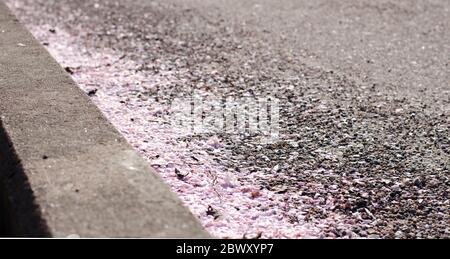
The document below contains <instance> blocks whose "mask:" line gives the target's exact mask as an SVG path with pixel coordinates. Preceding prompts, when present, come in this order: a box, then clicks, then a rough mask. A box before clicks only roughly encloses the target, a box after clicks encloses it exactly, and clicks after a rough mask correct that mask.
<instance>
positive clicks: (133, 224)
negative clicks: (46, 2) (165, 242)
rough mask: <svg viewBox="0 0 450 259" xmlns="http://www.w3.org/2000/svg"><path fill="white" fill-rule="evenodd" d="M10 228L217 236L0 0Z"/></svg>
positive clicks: (5, 227) (15, 231)
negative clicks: (209, 232) (207, 228)
mask: <svg viewBox="0 0 450 259" xmlns="http://www.w3.org/2000/svg"><path fill="white" fill-rule="evenodd" d="M0 116H1V117H0V210H1V211H0V235H7V236H51V237H67V236H69V235H72V234H75V235H79V236H81V237H180V238H182V237H184V238H198V237H209V235H208V234H207V233H206V232H205V231H204V229H203V228H202V227H201V225H200V223H199V222H198V221H197V219H196V218H195V217H194V216H193V215H192V214H191V213H190V212H189V210H188V209H187V208H185V207H184V206H183V205H182V203H181V201H180V200H179V199H178V198H177V197H176V195H175V194H174V193H172V192H171V191H170V189H169V187H168V186H166V184H165V183H164V182H163V181H162V179H160V177H158V176H157V175H156V173H155V172H154V171H152V170H151V169H150V168H149V167H148V165H147V163H146V162H145V161H144V160H143V159H142V158H140V156H138V155H137V154H136V153H135V152H134V151H133V150H132V147H131V146H130V145H129V144H128V143H127V142H126V141H125V140H124V138H123V137H122V136H121V135H120V134H119V133H118V132H117V130H116V129H115V128H114V127H113V126H112V125H111V124H110V123H109V122H108V120H107V119H106V118H105V117H104V116H103V114H102V113H101V112H100V111H99V110H98V109H97V107H96V106H95V105H94V104H93V103H92V102H91V101H90V100H89V98H88V97H87V96H86V94H85V93H84V92H82V91H81V90H80V89H79V88H78V87H77V86H76V84H75V83H74V82H73V80H72V79H71V78H70V77H69V76H68V75H67V73H66V72H65V71H64V70H63V69H62V68H61V67H60V66H59V64H58V63H57V62H56V61H55V60H54V59H53V58H52V57H51V56H50V55H49V54H48V53H47V51H46V50H45V49H44V48H43V47H42V46H41V45H40V44H39V43H38V42H37V41H36V40H35V39H34V38H33V36H32V35H31V34H30V33H29V32H28V31H27V30H26V29H25V28H24V27H23V26H22V25H21V24H20V23H19V21H18V20H17V19H16V18H15V16H13V15H12V14H11V12H10V11H9V10H8V8H7V7H6V6H5V5H4V4H3V3H2V2H1V1H0Z"/></svg>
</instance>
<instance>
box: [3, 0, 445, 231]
mask: <svg viewBox="0 0 450 259" xmlns="http://www.w3.org/2000/svg"><path fill="white" fill-rule="evenodd" d="M6 2H7V3H8V4H9V6H10V7H11V8H12V9H13V10H14V12H15V13H16V14H17V15H18V16H19V17H20V19H21V20H22V21H23V22H24V23H25V24H26V25H27V26H28V28H29V29H30V30H31V32H32V33H33V34H34V35H35V36H36V37H37V38H38V39H39V40H40V41H41V42H42V43H43V44H44V46H46V48H47V49H48V50H49V51H50V52H51V54H52V55H53V56H54V57H55V58H56V59H57V60H58V61H59V62H60V63H61V64H62V66H63V67H65V68H66V71H67V72H68V73H70V74H71V75H72V77H73V78H74V79H75V81H76V82H77V83H78V84H79V85H80V87H81V88H82V89H83V90H85V91H86V93H87V94H88V95H89V96H90V97H91V98H92V100H93V101H94V102H95V103H96V104H97V105H98V107H99V108H100V109H101V110H102V111H103V112H104V114H105V115H106V116H107V117H108V118H109V119H110V120H111V122H112V123H113V124H114V125H115V126H116V127H117V128H118V129H119V130H120V132H122V134H123V135H124V136H125V137H126V138H127V140H128V141H129V142H130V143H131V144H132V145H133V146H134V147H135V148H136V150H138V151H139V152H140V153H141V154H142V156H143V157H145V158H146V159H147V160H148V162H149V164H150V165H151V166H152V167H153V168H154V169H155V170H156V171H157V172H159V173H160V174H161V176H162V177H163V178H164V179H165V180H166V182H167V183H168V184H169V185H170V186H171V188H172V189H173V190H174V191H175V192H176V193H177V194H178V195H179V197H180V198H181V199H182V200H183V202H184V203H185V204H186V205H187V206H188V207H189V208H190V209H191V211H192V212H193V213H194V214H195V215H196V216H197V217H198V218H199V219H200V220H201V222H202V223H203V225H204V226H205V227H206V228H207V230H208V231H209V232H210V233H211V234H213V235H215V236H217V237H222V238H450V213H449V212H450V201H449V192H450V179H449V173H450V159H449V158H450V135H449V132H450V116H449V113H450V112H449V107H450V104H449V103H450V94H449V92H450V89H449V87H448V69H445V68H442V67H439V68H435V70H434V72H433V73H434V74H432V75H433V76H434V75H437V76H436V77H437V79H436V80H435V82H436V83H435V84H434V85H429V86H427V87H425V90H424V89H423V85H422V86H417V85H416V86H413V85H412V84H411V88H408V87H405V83H406V82H409V81H408V80H409V79H408V78H406V79H402V78H403V77H401V76H398V75H397V74H396V76H393V77H392V78H395V80H393V81H392V80H391V79H390V77H391V76H392V75H389V76H386V77H383V76H382V75H384V74H392V73H397V72H398V70H399V69H396V68H397V67H395V65H396V64H397V63H395V62H393V63H392V64H389V65H392V66H393V67H394V69H393V70H392V71H386V69H385V67H384V66H383V64H385V65H386V64H388V62H386V61H383V62H384V63H383V62H382V61H379V60H378V59H377V57H378V56H370V55H372V54H367V56H368V58H362V59H361V60H363V61H352V62H353V63H352V64H353V65H355V64H356V65H355V66H357V62H362V63H363V64H361V66H359V68H357V69H350V68H346V66H345V64H347V62H348V60H346V59H343V58H342V60H341V57H340V56H342V55H340V56H339V57H336V58H335V59H334V61H330V57H334V55H337V54H336V53H338V51H336V50H334V49H333V48H331V50H332V51H334V52H332V53H328V52H327V51H330V50H327V51H321V50H322V46H321V45H320V44H325V42H324V43H317V45H318V46H317V49H315V47H314V46H313V45H315V44H309V43H315V40H314V39H313V38H308V39H309V41H307V42H309V43H305V44H304V46H302V47H301V48H292V47H291V46H292V45H294V44H293V43H292V42H291V41H290V40H292V39H293V38H295V37H294V36H286V35H283V31H282V30H280V31H281V32H280V35H279V34H278V33H277V32H274V30H270V28H271V26H274V25H273V24H272V23H274V22H273V21H272V20H270V19H269V18H273V15H276V14H277V13H278V11H279V9H276V10H278V11H274V12H273V13H274V14H270V15H267V16H264V17H263V16H261V15H260V14H259V15H258V13H257V12H258V10H259V9H263V10H264V9H266V8H267V9H270V8H271V7H273V6H272V4H273V2H270V1H262V2H261V4H260V5H259V7H258V6H256V5H250V4H248V6H246V5H245V4H242V5H243V6H239V8H231V10H229V9H227V8H225V7H222V5H220V4H217V5H216V3H217V2H220V1H208V2H207V3H205V4H204V5H194V4H191V3H197V2H196V1H187V2H185V3H181V2H180V1H73V0H72V1H66V0H62V1H43V0H35V1H31V0H7V1H6ZM284 2H286V3H291V1H284ZM362 2H363V4H349V3H347V1H343V4H342V5H344V6H345V5H349V6H350V7H352V8H359V9H361V8H362V7H370V8H368V9H367V10H366V9H364V10H366V11H367V12H371V10H374V9H373V8H375V10H378V11H380V10H381V11H380V12H384V11H385V9H383V8H387V9H388V10H391V9H392V10H396V8H403V9H398V10H400V11H401V10H403V11H404V12H400V13H402V15H405V16H408V15H409V16H411V15H414V12H412V11H411V10H409V9H407V8H406V7H404V6H401V5H400V6H398V5H395V4H393V2H392V1H375V3H374V4H373V5H369V4H367V6H366V5H364V3H365V1H362ZM381 2H383V3H384V4H382V3H381ZM400 2H403V1H400ZM437 2H439V1H437ZM246 3H252V1H248V2H246ZM387 3H391V5H389V4H388V5H387V6H386V5H385V4H387ZM361 5H362V6H361ZM211 6H212V7H211ZM287 7H289V5H286V6H284V8H286V9H289V8H287ZM414 7H415V5H413V7H410V8H414ZM445 7H446V8H449V5H448V2H447V3H446V4H445ZM252 8H254V9H252ZM323 8H331V9H332V8H333V5H332V4H325V7H323ZM352 8H349V10H353V9H352ZM405 8H406V9H405ZM430 8H431V7H430ZM235 9H236V10H235ZM281 9H283V8H280V10H281ZM319 9H320V8H318V7H317V9H312V8H311V9H309V10H310V11H309V12H315V10H319ZM359 9H358V10H359ZM205 10H207V11H211V12H206V11H205ZM283 10H284V9H283ZM293 10H294V11H295V12H298V14H299V16H298V17H300V16H301V15H300V14H304V13H303V12H304V11H299V10H298V9H293ZM311 10H312V11H311ZM398 10H397V11H398ZM405 10H409V11H410V12H406V11H405ZM412 10H414V9H412ZM366 11H365V12H366ZM255 12H256V13H257V14H256V15H255V14H254V13H255ZM280 12H281V11H280ZM283 12H285V11H283ZM305 12H306V13H308V11H305ZM230 13H233V14H230ZM255 17H256V18H255ZM283 17H284V19H285V20H286V21H290V20H293V18H291V17H289V16H283ZM385 18H386V17H385ZM264 19H268V20H270V21H266V20H264ZM311 19H319V18H311ZM322 19H324V18H322ZM386 19H388V18H386ZM417 19H418V18H417ZM261 20H262V21H261ZM278 20H280V19H278ZM281 20H282V21H283V19H281ZM347 22H349V23H350V24H352V25H354V24H355V23H352V22H351V21H347ZM269 25H270V26H269ZM289 25H290V24H287V25H286V26H284V25H283V26H282V28H285V27H286V28H290V29H292V28H291V27H290V26H289ZM441 25H442V26H443V27H444V29H445V28H446V29H447V31H448V30H449V29H450V28H449V27H448V23H444V24H441ZM327 26H334V25H327ZM402 26H403V25H402ZM299 28H300V29H301V27H299ZM394 28H396V27H394ZM399 28H400V29H402V28H403V27H401V26H400V27H399ZM436 30H437V32H436V34H433V32H430V34H433V35H431V36H430V35H429V37H430V38H433V37H438V36H436V35H442V34H439V30H438V29H436ZM444 31H445V30H444ZM299 34H300V33H299ZM305 37H306V36H305ZM318 37H319V38H320V37H322V36H318ZM324 37H325V36H324ZM326 37H328V36H326ZM441 37H446V36H445V35H444V36H441ZM444 40H445V38H444ZM329 42H330V41H326V43H327V44H328V43H329ZM338 43H341V45H343V44H344V43H345V41H342V42H337V44H338ZM447 43H448V42H447ZM411 44H413V43H411ZM386 45H387V44H386ZM352 46H354V48H357V47H358V43H354V44H353V43H352ZM383 46H384V45H383ZM445 46H447V47H448V44H447V45H444V47H442V46H441V47H440V49H439V48H438V50H439V51H440V52H441V53H442V54H443V55H442V56H444V57H449V56H450V55H449V54H450V53H449V48H445ZM362 48H363V49H367V48H368V47H367V46H363V47H362ZM343 51H347V50H346V49H345V48H344V47H343ZM369 52H370V49H369ZM341 54H342V53H341ZM363 54H364V55H365V53H363ZM363 54H360V55H363ZM379 55H381V56H383V58H385V56H386V55H385V54H379ZM398 55H400V54H398ZM436 59H439V57H436ZM333 62H335V63H333ZM447 62H448V59H447ZM400 63H401V62H398V64H400ZM333 64H334V65H333ZM380 64H381V65H380ZM402 64H403V63H402ZM447 65H448V63H447ZM399 66H400V65H399ZM337 67H344V68H342V69H339V68H337ZM381 69H384V71H385V72H383V73H384V74H383V73H382V72H380V71H381ZM411 69H412V70H413V68H411ZM439 69H441V70H439ZM442 69H444V71H445V70H447V71H446V72H442ZM366 70H367V71H371V73H370V74H366V72H367V71H366ZM420 71H425V70H420ZM420 71H419V72H417V73H421V72H420ZM427 71H428V70H427ZM409 72H410V70H408V71H405V74H408V73H409ZM367 73H368V72H367ZM417 73H413V74H417ZM430 73H431V72H430ZM442 74H443V75H444V76H443V77H442ZM430 75H431V74H430ZM408 77H409V78H413V77H414V75H411V76H408ZM430 77H432V76H430ZM424 78H425V79H424ZM446 79H447V81H446ZM383 80H384V81H383ZM389 80H391V81H389ZM421 80H422V81H421ZM413 81H417V82H421V83H424V84H425V83H428V81H427V79H426V77H423V76H418V79H417V80H413ZM439 82H444V83H443V84H440V83H439ZM445 82H446V83H447V85H445ZM192 95H195V96H194V97H197V96H198V97H201V96H203V95H213V96H215V97H216V98H215V99H214V100H213V102H216V103H218V102H220V100H222V99H223V98H226V97H230V96H234V97H245V96H249V95H250V96H267V95H271V96H274V97H276V98H278V99H279V100H280V114H279V119H280V129H281V130H280V133H279V138H278V139H277V140H276V141H272V142H269V143H264V142H261V139H260V135H257V134H256V135H255V134H249V133H248V132H240V133H239V134H228V133H227V134H225V133H223V132H221V131H218V132H213V133H211V132H210V133H208V134H192V132H191V131H190V130H187V129H184V128H177V127H174V126H173V125H172V124H171V123H170V115H171V114H172V113H173V112H174V105H173V101H174V100H175V99H176V98H189V97H192Z"/></svg>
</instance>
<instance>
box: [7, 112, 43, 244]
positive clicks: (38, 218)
mask: <svg viewBox="0 0 450 259" xmlns="http://www.w3.org/2000/svg"><path fill="white" fill-rule="evenodd" d="M24 236H27V237H50V236H51V234H50V231H49V228H48V227H47V223H46V222H45V220H44V219H43V218H42V215H41V213H40V209H39V206H38V205H37V204H36V202H35V196H34V194H33V191H32V189H31V187H30V184H29V182H28V179H27V177H26V176H25V173H24V170H23V168H22V165H21V163H20V160H19V159H18V158H17V155H16V152H15V150H14V147H13V145H12V143H11V140H10V139H9V137H8V134H7V133H6V131H5V129H4V127H3V123H2V121H1V120H0V237H24Z"/></svg>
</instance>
